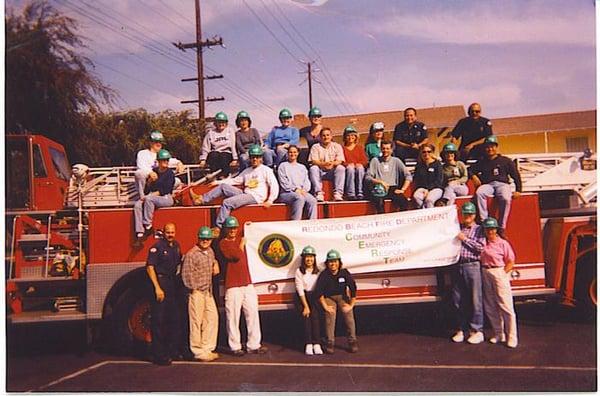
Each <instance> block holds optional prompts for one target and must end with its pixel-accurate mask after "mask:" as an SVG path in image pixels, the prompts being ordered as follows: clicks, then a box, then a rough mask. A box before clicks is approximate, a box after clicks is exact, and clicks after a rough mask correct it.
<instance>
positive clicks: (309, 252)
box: [302, 246, 317, 256]
mask: <svg viewBox="0 0 600 396" xmlns="http://www.w3.org/2000/svg"><path fill="white" fill-rule="evenodd" d="M309 255H311V256H316V255H317V251H316V249H315V248H314V247H312V246H305V247H304V249H302V256H309Z"/></svg>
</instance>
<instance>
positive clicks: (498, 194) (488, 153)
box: [470, 135, 523, 236]
mask: <svg viewBox="0 0 600 396" xmlns="http://www.w3.org/2000/svg"><path fill="white" fill-rule="evenodd" d="M484 150H485V156H484V157H483V158H482V159H481V160H479V161H478V162H477V163H476V164H475V165H473V166H472V167H471V169H470V172H471V179H473V183H474V184H475V187H476V188H477V190H476V191H475V198H476V200H477V210H478V211H479V219H480V220H481V221H483V220H485V219H487V217H488V209H487V198H488V197H495V198H496V199H497V200H498V208H499V210H500V216H499V219H500V222H499V223H500V229H499V230H498V232H499V234H500V235H501V236H504V231H505V230H506V225H507V223H508V215H509V214H510V205H511V201H512V199H513V198H515V199H516V198H519V197H520V196H521V191H522V188H523V184H522V183H521V174H520V173H519V170H518V169H517V166H516V165H515V163H514V162H513V161H512V160H511V159H510V158H508V157H505V156H503V155H501V154H500V153H498V138H497V137H496V136H495V135H492V136H488V137H487V138H485V142H484ZM509 176H510V178H512V180H513V181H514V182H515V186H516V191H515V192H511V188H510V184H509V183H510V180H509Z"/></svg>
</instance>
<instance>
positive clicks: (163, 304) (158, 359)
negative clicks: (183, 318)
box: [146, 223, 181, 366]
mask: <svg viewBox="0 0 600 396" xmlns="http://www.w3.org/2000/svg"><path fill="white" fill-rule="evenodd" d="M163 234H164V239H159V240H158V241H157V242H156V243H155V244H154V245H152V247H151V248H150V251H149V252H148V260H147V262H146V272H147V273H148V277H149V278H150V281H151V282H152V286H153V287H154V293H155V295H156V299H155V300H154V301H153V303H152V311H151V315H152V323H151V329H152V358H153V361H154V363H155V364H158V365H161V366H168V365H170V364H171V360H172V358H173V357H175V356H176V355H177V353H178V351H177V349H178V347H179V346H180V345H179V344H180V343H181V340H180V336H179V330H180V323H179V322H180V317H179V312H180V309H179V307H178V306H177V302H178V299H177V279H176V276H175V275H176V273H177V268H178V267H179V265H180V263H181V249H180V247H179V243H178V242H177V241H176V240H175V224H173V223H167V224H165V227H164V229H163Z"/></svg>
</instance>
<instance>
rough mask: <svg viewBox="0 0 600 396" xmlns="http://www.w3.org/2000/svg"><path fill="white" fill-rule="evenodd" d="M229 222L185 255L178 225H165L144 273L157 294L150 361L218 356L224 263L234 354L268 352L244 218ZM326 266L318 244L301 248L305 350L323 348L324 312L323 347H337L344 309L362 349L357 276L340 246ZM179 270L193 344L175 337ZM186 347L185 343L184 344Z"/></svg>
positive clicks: (205, 231)
mask: <svg viewBox="0 0 600 396" xmlns="http://www.w3.org/2000/svg"><path fill="white" fill-rule="evenodd" d="M223 228H224V232H223V233H222V235H220V237H219V239H218V240H215V235H214V234H213V230H212V229H211V228H210V227H208V226H202V227H200V229H199V230H198V233H197V242H196V244H195V245H194V246H193V247H192V248H191V249H190V250H189V251H187V252H186V253H185V254H182V252H181V248H180V246H179V243H178V242H177V240H176V239H175V237H176V226H175V224H173V223H167V224H166V225H165V226H164V229H163V238H161V239H159V240H158V241H157V242H156V243H154V244H153V245H152V247H151V248H150V250H149V252H148V258H147V260H146V272H147V274H148V277H149V279H150V281H151V283H152V286H153V289H154V297H155V298H154V300H153V302H152V308H151V315H152V316H151V329H152V359H153V362H154V363H155V364H158V365H169V364H171V362H172V360H173V359H177V358H191V359H195V360H199V361H203V362H211V361H214V360H216V359H218V358H219V354H218V353H217V352H216V349H217V335H218V330H219V311H218V309H217V305H216V302H215V297H214V293H213V277H215V276H217V275H219V273H220V272H221V265H223V266H224V267H225V277H224V278H225V316H226V329H227V343H228V346H229V349H230V353H231V354H232V355H234V356H243V355H244V354H246V353H250V354H264V353H266V352H267V351H268V349H267V347H266V346H264V345H262V344H261V338H262V335H261V328H260V318H259V314H258V297H257V294H256V290H255V289H254V286H253V284H252V281H251V279H250V272H249V269H248V262H247V258H246V251H245V249H246V246H245V239H244V238H243V237H242V236H241V235H240V233H239V223H238V220H237V219H236V218H235V217H233V216H230V217H227V218H226V219H225V221H224V224H223ZM213 249H216V252H215V250H213ZM217 257H219V258H220V260H219V259H217ZM219 261H220V263H221V265H220V263H219ZM325 264H326V268H325V269H320V268H319V266H318V265H317V262H316V251H315V249H314V248H313V247H311V246H306V247H305V248H304V249H303V250H302V262H301V265H300V267H299V268H298V270H297V272H296V276H295V280H296V289H297V295H298V306H299V309H300V312H301V314H302V317H303V318H304V329H305V338H306V347H305V353H306V354H307V355H313V354H315V355H320V354H323V349H322V347H321V335H320V312H325V326H326V341H325V353H328V354H333V353H334V346H335V320H336V312H337V308H338V307H339V308H340V310H341V311H342V312H343V314H344V320H345V323H346V326H347V330H348V345H349V351H350V352H353V353H354V352H357V351H358V344H357V341H356V330H355V324H354V314H353V307H354V304H355V302H356V283H355V282H354V279H353V278H352V275H351V274H350V273H349V272H348V271H347V270H346V269H343V268H342V258H341V255H340V253H339V252H338V251H336V250H330V251H329V252H327V259H326V261H325ZM178 276H180V278H181V281H182V283H183V288H185V294H186V298H187V301H186V305H187V315H188V323H189V326H188V327H189V337H188V340H187V341H188V342H181V341H178V340H177V338H180V335H181V333H182V332H181V331H180V330H181V329H180V327H181V326H182V323H185V321H183V320H181V319H182V318H180V317H179V314H178V313H179V312H180V307H179V306H178V305H179V304H181V301H180V300H179V299H178V296H179V295H180V293H178V287H179V286H178ZM242 313H243V314H244V318H245V322H246V327H247V340H246V342H245V346H244V344H243V342H242V338H241V331H240V318H241V314H242ZM182 345H185V347H184V348H182V347H181V346H182Z"/></svg>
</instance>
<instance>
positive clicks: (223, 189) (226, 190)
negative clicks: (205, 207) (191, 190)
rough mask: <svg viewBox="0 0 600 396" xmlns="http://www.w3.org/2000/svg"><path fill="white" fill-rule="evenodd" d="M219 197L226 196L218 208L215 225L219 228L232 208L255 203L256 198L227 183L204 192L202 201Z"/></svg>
mask: <svg viewBox="0 0 600 396" xmlns="http://www.w3.org/2000/svg"><path fill="white" fill-rule="evenodd" d="M219 197H227V198H225V200H224V201H223V205H221V209H220V210H219V214H218V215H217V221H216V225H217V227H219V228H221V227H222V226H223V223H224V222H225V219H226V218H227V217H229V214H230V213H231V211H232V210H234V209H237V208H240V207H242V206H246V205H252V204H256V203H258V202H256V199H255V198H254V197H253V196H252V195H250V194H246V193H244V192H243V191H242V190H240V189H239V188H237V187H234V186H231V185H229V184H219V186H218V187H215V188H213V189H212V190H210V191H209V192H207V193H206V194H204V195H203V196H202V203H209V202H210V201H212V200H213V199H216V198H219Z"/></svg>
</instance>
